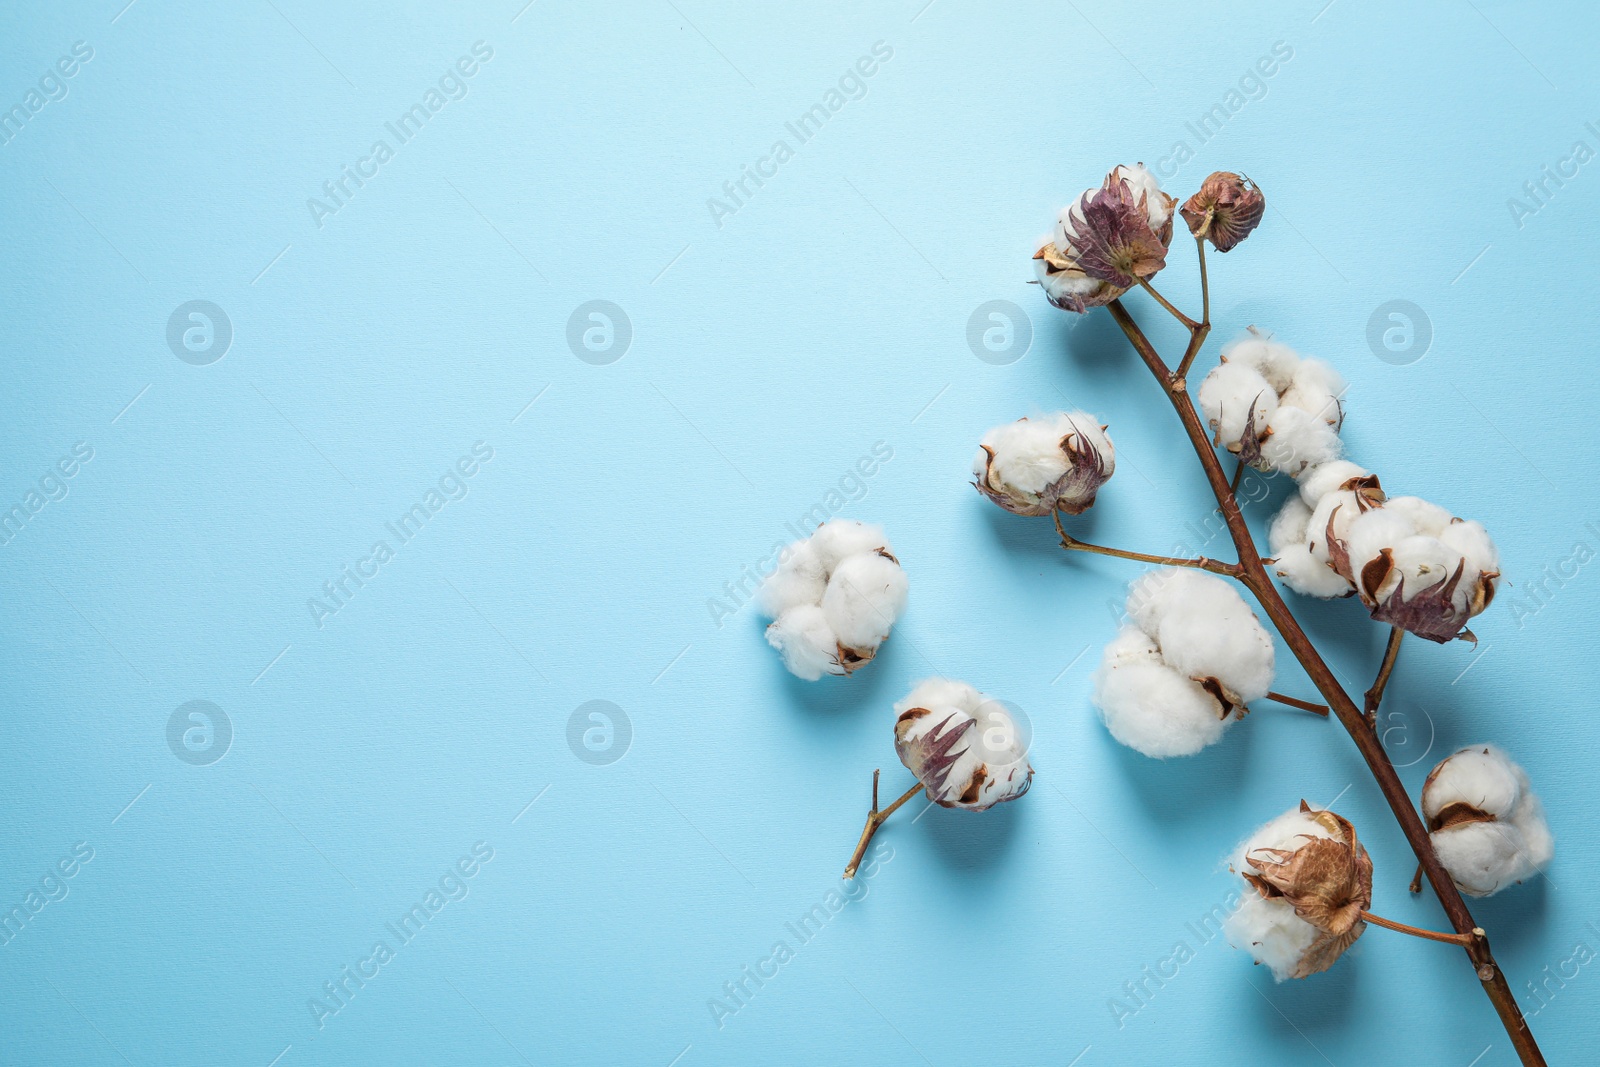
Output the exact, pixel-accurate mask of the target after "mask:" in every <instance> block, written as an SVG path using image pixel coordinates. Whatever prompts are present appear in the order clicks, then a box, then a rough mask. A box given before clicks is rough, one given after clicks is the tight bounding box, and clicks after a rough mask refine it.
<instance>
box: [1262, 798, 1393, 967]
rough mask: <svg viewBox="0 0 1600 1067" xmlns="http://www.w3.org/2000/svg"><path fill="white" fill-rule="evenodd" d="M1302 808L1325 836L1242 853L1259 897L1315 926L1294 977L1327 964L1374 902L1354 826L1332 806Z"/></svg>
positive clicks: (1357, 932) (1355, 933)
mask: <svg viewBox="0 0 1600 1067" xmlns="http://www.w3.org/2000/svg"><path fill="white" fill-rule="evenodd" d="M1300 811H1301V812H1302V813H1303V814H1305V815H1306V816H1307V817H1308V818H1310V819H1311V820H1312V821H1313V822H1315V823H1317V824H1318V825H1319V826H1321V827H1322V828H1323V829H1324V830H1326V831H1327V833H1328V835H1329V836H1327V837H1310V836H1309V835H1302V837H1304V839H1305V841H1304V844H1301V845H1299V846H1298V847H1296V848H1292V849H1289V848H1258V849H1256V850H1255V851H1253V852H1251V853H1250V854H1249V855H1247V856H1246V857H1245V862H1246V863H1248V864H1249V865H1250V866H1251V867H1252V868H1254V871H1253V872H1251V871H1243V872H1240V873H1241V874H1243V876H1244V879H1245V881H1247V882H1249V883H1250V884H1251V885H1252V886H1254V887H1255V889H1256V890H1257V892H1259V893H1260V894H1261V895H1262V896H1263V897H1266V898H1268V899H1274V898H1281V899H1283V900H1284V901H1285V902H1286V903H1287V904H1288V905H1289V906H1290V907H1292V908H1293V909H1294V913H1295V914H1296V915H1298V916H1299V917H1300V918H1302V919H1304V920H1305V921H1306V922H1308V923H1310V924H1311V925H1312V926H1313V927H1315V928H1316V930H1317V936H1316V938H1315V939H1314V940H1313V941H1312V943H1311V945H1310V946H1309V947H1308V948H1307V949H1306V950H1305V952H1304V953H1303V954H1302V956H1301V958H1300V960H1299V962H1298V964H1297V965H1296V968H1295V971H1294V974H1293V977H1295V978H1304V977H1306V976H1307V975H1312V974H1317V973H1318V972H1320V971H1325V970H1327V969H1328V968H1329V967H1331V966H1332V965H1333V963H1334V961H1335V960H1337V959H1338V958H1339V957H1340V956H1341V955H1343V954H1344V951H1345V950H1346V949H1348V948H1349V947H1350V946H1351V945H1353V944H1354V943H1355V941H1356V939H1357V938H1358V937H1360V936H1361V934H1362V933H1363V931H1365V930H1366V922H1365V921H1364V920H1363V918H1362V915H1363V913H1364V912H1365V911H1366V910H1367V907H1368V905H1370V904H1371V903H1372V860H1371V858H1370V857H1369V856H1368V855H1367V850H1366V849H1365V848H1364V847H1362V845H1361V843H1360V842H1359V841H1357V840H1356V831H1355V827H1354V826H1352V825H1351V824H1350V822H1349V820H1348V819H1345V818H1343V817H1342V816H1339V815H1336V814H1334V813H1333V812H1331V811H1313V810H1312V808H1311V806H1310V805H1309V804H1307V803H1306V802H1305V801H1303V800H1302V801H1301V802H1300Z"/></svg>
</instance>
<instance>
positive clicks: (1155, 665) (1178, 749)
mask: <svg viewBox="0 0 1600 1067" xmlns="http://www.w3.org/2000/svg"><path fill="white" fill-rule="evenodd" d="M1092 700H1093V702H1094V706H1095V707H1096V708H1097V709H1099V712H1100V720H1101V721H1102V722H1104V723H1105V724H1106V729H1107V730H1108V731H1110V733H1111V736H1112V737H1114V738H1116V740H1117V741H1118V742H1119V743H1121V744H1124V745H1127V746H1128V747H1129V748H1131V749H1133V750H1135V751H1137V752H1142V753H1143V754H1144V755H1146V756H1150V757H1152V758H1154V759H1167V758H1169V757H1172V756H1192V755H1194V754H1195V753H1196V752H1199V751H1200V750H1201V749H1203V748H1206V747H1207V746H1209V745H1214V744H1216V743H1217V742H1218V741H1219V740H1221V738H1222V731H1223V730H1224V728H1226V726H1227V725H1228V724H1229V723H1230V722H1233V721H1235V720H1237V719H1238V717H1239V716H1238V714H1237V713H1230V714H1221V707H1220V705H1219V704H1218V702H1217V699H1216V698H1215V697H1214V696H1212V695H1211V694H1210V693H1208V692H1206V691H1205V690H1204V689H1202V688H1201V687H1200V683H1198V682H1196V681H1194V680H1193V679H1191V678H1186V677H1184V676H1183V675H1181V674H1179V673H1178V672H1177V671H1176V670H1174V669H1173V668H1172V667H1170V666H1168V665H1167V664H1166V663H1165V662H1164V661H1163V660H1162V659H1161V654H1160V652H1159V651H1158V650H1157V649H1156V645H1155V642H1154V641H1152V640H1150V638H1149V637H1148V636H1146V635H1145V633H1144V631H1142V630H1140V629H1139V628H1138V627H1136V626H1128V627H1124V628H1123V630H1122V632H1121V633H1120V634H1118V635H1117V638H1116V640H1114V641H1112V642H1111V644H1109V645H1107V646H1106V650H1105V653H1104V655H1103V657H1102V658H1101V661H1100V666H1099V668H1098V669H1097V670H1096V671H1095V675H1094V692H1093V697H1092Z"/></svg>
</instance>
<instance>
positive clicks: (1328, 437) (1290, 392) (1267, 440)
mask: <svg viewBox="0 0 1600 1067" xmlns="http://www.w3.org/2000/svg"><path fill="white" fill-rule="evenodd" d="M1344 390H1345V381H1344V379H1343V378H1342V377H1340V376H1339V372H1338V371H1336V370H1334V369H1333V368H1332V367H1331V366H1329V365H1328V364H1327V363H1324V362H1323V361H1322V360H1320V359H1312V358H1309V357H1305V356H1301V355H1300V354H1299V353H1298V352H1296V351H1295V350H1294V349H1292V348H1290V347H1289V346H1288V345H1285V344H1280V343H1278V342H1277V341H1274V340H1272V339H1271V338H1270V337H1265V336H1262V335H1261V334H1258V333H1255V332H1254V331H1252V332H1251V333H1250V334H1249V336H1246V337H1243V338H1240V339H1239V340H1237V341H1235V342H1233V343H1232V344H1231V345H1229V346H1228V347H1226V348H1224V349H1223V350H1222V361H1221V362H1220V363H1219V364H1218V365H1217V366H1216V367H1215V368H1213V369H1212V371H1211V373H1210V374H1207V375H1206V377H1205V380H1204V381H1203V382H1201V383H1200V409H1201V411H1202V412H1204V413H1205V417H1206V421H1207V422H1208V423H1209V424H1210V426H1211V433H1212V441H1213V443H1214V444H1218V445H1221V446H1222V447H1224V448H1226V449H1227V450H1228V451H1229V452H1232V453H1234V454H1235V455H1237V456H1238V457H1239V459H1240V461H1241V462H1244V463H1248V464H1250V465H1251V466H1252V467H1255V468H1256V469H1258V470H1263V471H1274V470H1276V471H1283V472H1284V473H1286V474H1289V475H1299V474H1301V473H1302V472H1304V471H1306V470H1307V469H1309V468H1311V467H1315V466H1318V465H1320V464H1323V463H1327V462H1328V461H1330V460H1334V459H1337V458H1338V457H1339V454H1340V452H1342V451H1343V448H1344V445H1343V443H1342V442H1341V441H1340V440H1339V428H1340V426H1342V425H1343V423H1344V407H1343V404H1342V402H1341V401H1340V399H1339V398H1340V396H1341V395H1342V394H1343V393H1344Z"/></svg>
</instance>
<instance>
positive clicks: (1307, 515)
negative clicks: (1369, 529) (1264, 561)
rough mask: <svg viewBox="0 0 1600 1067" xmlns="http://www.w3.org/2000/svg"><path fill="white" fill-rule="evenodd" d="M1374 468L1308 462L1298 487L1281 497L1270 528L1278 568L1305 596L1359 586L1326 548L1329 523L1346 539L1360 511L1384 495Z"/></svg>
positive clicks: (1328, 596)
mask: <svg viewBox="0 0 1600 1067" xmlns="http://www.w3.org/2000/svg"><path fill="white" fill-rule="evenodd" d="M1371 475H1372V472H1371V471H1369V470H1367V469H1366V468H1365V467H1361V466H1358V465H1356V464H1354V463H1351V462H1350V461H1348V460H1333V461H1331V462H1328V463H1322V464H1319V465H1317V466H1315V467H1310V468H1307V469H1306V470H1305V471H1303V472H1301V474H1300V475H1299V477H1298V479H1297V480H1298V481H1299V484H1300V491H1299V492H1298V493H1296V494H1295V495H1294V496H1291V497H1289V498H1288V499H1287V500H1285V501H1284V502H1283V507H1282V508H1280V509H1279V511H1278V514H1277V515H1276V516H1275V517H1274V518H1273V520H1272V525H1271V526H1270V527H1268V529H1267V550H1268V551H1269V552H1270V553H1271V554H1272V556H1273V558H1274V559H1275V560H1276V563H1275V564H1274V569H1275V570H1276V571H1277V574H1278V577H1280V578H1282V579H1283V580H1284V584H1286V585H1287V586H1288V587H1289V588H1290V589H1293V590H1294V591H1295V592H1297V593H1300V594H1302V595H1304V596H1315V597H1322V598H1324V599H1331V598H1333V597H1343V596H1349V595H1350V594H1351V593H1353V592H1354V591H1355V586H1354V585H1353V584H1352V583H1351V581H1350V580H1349V579H1348V578H1346V577H1345V576H1344V575H1343V574H1341V573H1340V572H1339V571H1337V570H1336V569H1334V566H1333V561H1332V558H1331V557H1330V556H1329V554H1328V536H1327V535H1328V524H1329V522H1330V521H1331V522H1332V524H1333V532H1334V536H1335V537H1338V538H1340V539H1342V540H1343V539H1348V537H1349V534H1350V526H1351V524H1352V523H1353V522H1354V521H1355V519H1356V517H1357V516H1359V515H1361V514H1362V513H1364V512H1365V511H1366V510H1367V509H1369V508H1371V507H1374V506H1375V505H1376V503H1377V502H1380V501H1381V500H1382V493H1381V492H1380V491H1379V490H1378V489H1377V486H1376V485H1375V484H1374V482H1373V479H1372V477H1371Z"/></svg>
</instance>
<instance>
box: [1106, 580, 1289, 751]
mask: <svg viewBox="0 0 1600 1067" xmlns="http://www.w3.org/2000/svg"><path fill="white" fill-rule="evenodd" d="M1128 615H1129V617H1130V618H1131V619H1132V620H1133V625H1131V626H1125V627H1123V629H1122V632H1121V633H1119V634H1118V635H1117V637H1116V639H1115V640H1114V641H1112V642H1111V644H1109V645H1107V646H1106V649H1105V652H1104V654H1103V655H1102V657H1101V661H1100V666H1099V669H1098V670H1096V671H1095V676H1094V695H1093V701H1094V705H1095V707H1096V708H1098V709H1099V710H1100V717H1101V719H1102V720H1103V721H1104V722H1105V724H1106V729H1108V730H1109V731H1111V736H1112V737H1114V738H1116V739H1117V740H1118V741H1119V742H1121V743H1122V744H1124V745H1127V746H1128V747H1129V748H1132V749H1136V750H1137V751H1139V752H1142V753H1144V754H1145V755H1146V756H1153V757H1156V758H1158V759H1164V758H1166V757H1168V756H1192V755H1194V754H1195V753H1196V752H1199V751H1200V750H1201V749H1203V748H1205V747H1206V746H1208V745H1211V744H1215V743H1216V742H1217V741H1218V740H1220V739H1221V737H1222V732H1223V730H1224V728H1226V727H1227V726H1228V725H1229V724H1230V723H1232V722H1235V721H1237V720H1238V719H1240V718H1242V717H1243V716H1244V714H1245V713H1246V711H1247V710H1248V709H1247V708H1246V706H1245V705H1246V704H1248V703H1249V702H1250V701H1252V700H1259V699H1261V698H1262V697H1264V696H1266V695H1267V691H1268V690H1269V689H1270V688H1271V687H1272V677H1273V669H1274V662H1273V660H1274V653H1273V647H1272V639H1271V638H1270V637H1269V636H1268V635H1267V631H1266V630H1265V629H1264V628H1263V627H1262V625H1261V623H1260V621H1259V620H1257V619H1256V617H1255V614H1254V613H1253V612H1251V611H1250V608H1249V607H1248V606H1247V605H1246V604H1245V602H1244V599H1243V598H1242V597H1241V596H1239V594H1238V592H1237V591H1236V590H1235V589H1234V588H1233V587H1232V586H1230V585H1229V584H1228V583H1227V582H1225V581H1223V580H1222V579H1221V578H1216V577H1213V576H1212V575H1209V574H1203V573H1200V572H1198V571H1192V570H1179V569H1176V568H1165V569H1162V570H1155V571H1151V572H1149V573H1147V574H1145V575H1143V576H1141V577H1140V578H1138V579H1137V580H1135V581H1134V582H1133V584H1132V585H1131V586H1130V587H1129V591H1128Z"/></svg>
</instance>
